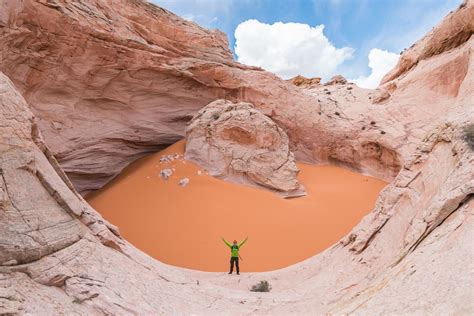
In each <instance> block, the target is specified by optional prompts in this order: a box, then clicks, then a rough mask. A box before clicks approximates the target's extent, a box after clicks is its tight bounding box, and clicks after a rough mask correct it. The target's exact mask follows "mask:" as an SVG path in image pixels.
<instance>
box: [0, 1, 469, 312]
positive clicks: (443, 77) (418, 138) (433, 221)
mask: <svg viewBox="0 0 474 316" xmlns="http://www.w3.org/2000/svg"><path fill="white" fill-rule="evenodd" d="M0 8H1V10H0V49H1V51H2V54H1V55H0V56H1V57H0V69H1V70H3V71H4V72H5V73H6V74H7V75H8V76H10V77H11V79H12V81H13V82H14V83H15V85H16V86H17V88H18V90H19V91H16V90H15V88H14V86H13V84H12V82H11V81H10V80H8V79H7V78H6V77H5V76H3V75H0V140H1V141H0V171H1V172H0V173H1V178H0V313H23V314H61V313H62V314H84V315H86V314H87V315H89V314H157V313H162V314H191V313H194V314H222V313H234V314H256V313H258V314H266V313H268V314H290V313H297V314H324V313H329V314H346V313H351V314H371V315H373V314H394V315H400V314H427V313H429V314H438V315H446V314H457V315H469V314H472V313H473V312H474V305H473V304H474V303H473V302H474V297H473V295H474V294H473V292H472V289H473V288H474V277H473V276H472V271H473V270H474V249H473V243H472V236H473V234H474V221H473V219H474V199H473V196H474V170H473V167H472V166H473V164H474V154H473V151H472V145H471V146H470V145H469V144H472V139H471V137H472V136H469V135H472V134H471V133H470V132H469V131H470V130H472V124H473V117H474V108H473V106H472V100H473V96H474V57H473V54H472V51H473V48H474V39H473V38H472V21H473V19H472V18H470V17H472V14H473V11H474V2H473V1H466V2H465V3H464V4H463V5H462V6H461V7H460V8H459V9H457V10H456V11H454V12H453V13H451V14H450V15H449V16H448V17H447V18H446V19H445V20H444V21H443V22H442V23H441V24H440V25H439V26H438V27H436V28H435V29H434V30H433V31H432V32H430V34H429V35H428V36H426V37H424V38H423V39H422V40H421V41H419V42H418V43H417V44H415V45H414V46H413V47H412V48H410V49H408V50H407V51H405V52H404V54H403V55H402V56H401V61H400V63H399V65H398V66H397V67H396V68H395V70H394V71H392V72H391V73H390V74H389V75H388V76H387V77H386V78H385V79H384V83H383V85H382V86H380V87H379V90H378V91H367V90H365V89H359V88H358V87H356V86H355V85H351V84H343V83H341V84H335V85H327V86H315V87H314V86H313V87H306V88H301V87H295V86H293V85H291V84H290V83H287V82H284V81H282V80H279V79H278V78H277V77H276V76H274V75H272V74H269V73H266V72H264V71H262V70H259V69H255V68H250V67H246V66H243V65H239V64H237V63H235V62H233V61H232V60H231V56H230V53H229V52H228V50H227V48H225V45H226V44H225V40H224V38H223V36H222V34H220V33H218V32H210V31H206V30H204V29H202V28H200V27H199V26H197V25H195V24H193V23H191V22H186V21H184V20H182V19H180V18H178V17H176V16H174V15H173V14H171V13H170V12H168V11H166V10H162V9H160V8H157V7H154V6H152V5H149V4H147V3H145V2H142V1H138V0H129V1H123V2H119V3H115V2H114V4H113V5H112V4H110V3H108V2H104V1H98V0H82V1H63V0H49V1H43V0H38V1H34V0H25V1H20V2H19V1H14V0H4V1H2V2H0ZM191 42H192V45H191V44H190V43H191ZM383 91H387V92H388V93H389V94H390V95H389V96H388V97H387V98H385V99H384V100H383V101H381V103H373V98H374V96H375V95H377V94H378V93H379V92H383ZM20 93H22V94H23V95H24V97H25V99H26V100H27V101H28V102H29V105H30V108H31V111H30V110H29V109H28V106H27V104H26V102H25V100H24V99H23V98H22V96H21V95H20ZM218 98H226V99H230V100H232V101H239V100H245V101H249V102H251V103H253V104H254V105H255V107H256V109H258V110H259V111H261V112H262V113H264V114H265V115H267V116H269V117H270V118H271V119H272V120H273V121H274V122H275V123H277V124H278V125H279V126H280V127H281V128H282V129H283V130H284V131H285V132H286V133H287V135H288V137H289V140H290V149H291V150H292V151H293V152H294V153H295V155H296V157H297V159H301V160H305V161H307V162H318V163H325V162H332V163H339V164H343V165H344V166H346V167H350V168H353V169H356V170H358V171H361V172H365V173H370V174H372V175H375V176H379V177H383V178H385V179H387V180H390V181H391V183H390V184H389V185H388V186H387V187H386V188H385V189H384V191H383V192H382V193H381V195H380V197H379V199H378V201H377V204H376V206H375V208H374V210H373V211H372V212H371V213H370V214H369V215H367V216H366V217H365V218H364V219H363V220H362V221H361V222H360V223H359V224H358V225H357V227H355V228H354V229H353V231H352V232H351V233H350V234H348V235H347V236H346V237H345V238H344V239H343V240H342V241H341V242H340V243H338V244H336V245H334V246H333V247H331V248H330V249H328V250H326V251H325V252H324V253H322V254H319V255H317V256H314V257H313V258H311V259H308V260H306V261H304V262H302V263H299V264H296V265H294V266H292V267H289V268H286V269H282V270H278V271H272V272H267V273H250V274H243V275H242V276H241V278H240V279H239V281H240V282H237V281H236V279H233V278H228V277H227V275H226V276H222V275H220V274H218V273H201V272H198V271H190V270H185V269H179V268H173V267H170V266H167V265H164V264H161V263H160V262H158V261H156V260H153V259H152V258H150V257H148V256H147V255H145V254H143V253H142V252H140V251H138V250H136V249H135V248H134V247H133V246H131V245H130V244H129V243H127V242H126V241H125V240H123V239H121V238H120V236H119V233H118V231H117V229H116V228H115V227H113V226H112V225H110V224H108V223H107V222H106V221H104V220H103V219H102V218H101V217H100V216H99V215H98V214H97V213H96V212H95V211H94V210H93V209H91V208H90V207H89V206H88V205H87V203H86V202H85V201H84V200H83V199H82V197H81V196H80V195H79V194H78V193H77V192H76V191H75V187H77V188H78V189H79V190H81V192H86V191H88V190H91V189H94V188H97V187H99V186H101V185H103V183H105V182H106V181H107V180H108V179H109V178H110V177H111V176H113V175H114V174H116V173H117V172H118V171H119V170H120V169H121V168H122V167H123V166H125V165H127V163H128V162H129V161H130V160H131V159H133V158H134V157H137V156H139V155H141V154H143V153H144V152H147V151H152V150H156V149H158V148H160V146H163V145H164V144H167V143H169V142H172V141H174V140H175V139H177V138H178V137H180V136H182V135H184V125H185V122H186V121H188V120H189V119H190V118H191V116H192V115H194V114H195V112H197V111H198V110H199V109H200V108H201V107H203V106H204V105H205V104H207V103H209V102H211V101H213V100H215V99H218ZM35 117H36V119H35ZM41 134H43V137H44V138H45V141H44V142H43V140H42V137H41ZM49 148H51V149H49ZM55 157H57V158H58V160H59V162H60V164H58V163H57V162H56V159H55ZM62 168H64V170H65V171H66V172H67V174H68V175H69V176H70V177H71V179H72V181H73V183H74V186H75V187H73V184H72V183H71V182H69V180H68V178H67V177H66V176H65V174H64V173H63V172H62ZM131 216H133V210H131ZM262 279H266V280H268V281H269V282H270V284H271V285H272V288H273V289H272V292H270V293H263V294H258V293H253V292H249V290H248V289H249V287H250V286H251V285H253V284H255V283H257V282H259V281H260V280H262Z"/></svg>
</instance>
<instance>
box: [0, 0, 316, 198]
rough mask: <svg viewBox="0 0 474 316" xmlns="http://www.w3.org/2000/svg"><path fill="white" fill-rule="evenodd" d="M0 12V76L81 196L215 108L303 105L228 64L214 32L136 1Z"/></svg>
mask: <svg viewBox="0 0 474 316" xmlns="http://www.w3.org/2000/svg"><path fill="white" fill-rule="evenodd" d="M0 5H1V10H0V11H1V13H0V71H3V72H4V73H5V74H6V75H7V76H8V77H9V78H10V79H11V80H12V81H13V82H14V83H15V85H16V86H17V88H18V89H19V91H20V92H21V93H22V94H23V96H24V97H25V99H26V100H27V101H28V103H29V104H30V106H31V109H32V111H33V113H34V114H35V115H36V117H37V122H38V123H37V124H38V126H39V127H40V129H41V130H42V132H43V134H44V136H45V139H46V142H47V143H48V146H49V147H50V148H51V151H52V152H53V154H54V155H55V157H56V158H57V159H58V161H59V163H60V165H61V167H62V168H63V170H64V171H65V172H66V174H67V175H68V177H69V178H70V179H71V181H72V182H73V183H74V186H75V187H76V189H77V190H78V191H79V192H80V193H82V194H86V193H87V192H89V191H91V190H94V189H97V188H100V187H102V186H103V185H104V184H105V183H106V182H108V181H109V180H110V179H111V178H113V177H114V176H115V175H116V174H117V173H118V172H120V171H121V170H122V169H123V168H124V167H125V166H126V165H128V164H129V163H130V162H131V161H133V160H135V159H137V158H138V157H140V156H143V155H144V154H146V153H149V152H155V151H157V150H159V149H161V148H163V147H165V146H167V145H169V144H172V143H174V142H176V141H177V140H178V139H180V138H182V137H183V136H184V127H185V124H186V122H187V121H189V120H190V119H191V118H192V116H193V115H194V114H195V113H196V112H197V111H198V110H199V109H200V108H202V107H203V106H205V105H206V104H208V103H209V102H212V101H214V100H215V99H218V98H225V99H229V100H234V101H241V100H245V101H249V102H251V103H253V104H255V105H256V106H259V107H262V106H263V104H265V106H266V107H270V106H272V105H274V104H276V103H281V102H282V103H288V104H290V103H291V104H292V103H294V102H295V101H296V102H297V103H300V104H302V103H308V104H309V103H311V102H313V101H312V100H309V99H308V98H305V97H304V96H300V95H299V94H298V92H297V91H295V90H294V89H291V88H288V86H287V85H286V84H285V83H284V82H282V81H281V80H278V79H277V77H276V76H275V75H273V74H270V73H268V72H264V71H262V70H261V69H258V68H255V67H249V66H245V65H241V64H238V63H236V62H235V61H233V57H232V53H231V51H230V50H229V48H228V43H227V39H226V37H225V35H224V34H223V33H221V32H220V31H217V30H215V31H208V30H206V29H203V28H201V27H199V26H198V25H196V24H195V23H192V22H189V21H185V20H183V19H181V18H179V17H177V16H175V15H174V14H172V13H170V12H168V11H166V10H164V9H162V8H159V7H156V6H154V5H152V4H150V3H147V2H146V1H143V0H130V1H120V4H116V3H111V2H107V1H103V0H84V1H63V0H51V1H49V0H48V1H39V0H25V1H20V2H19V1H15V0H3V1H2V2H1V3H0ZM304 99H306V100H304ZM298 100H299V101H298Z"/></svg>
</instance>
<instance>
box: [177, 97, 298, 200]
mask: <svg viewBox="0 0 474 316" xmlns="http://www.w3.org/2000/svg"><path fill="white" fill-rule="evenodd" d="M185 158H186V159H188V160H192V161H194V162H196V163H198V164H199V165H201V166H202V167H204V168H205V169H206V170H207V171H208V172H209V174H210V175H212V176H216V177H219V178H223V179H226V180H229V181H232V182H237V183H243V184H250V185H257V186H262V187H264V188H267V189H271V190H275V191H277V192H278V193H280V194H281V195H283V196H285V197H293V196H296V195H302V194H304V189H303V188H302V186H301V185H300V184H299V182H298V179H297V178H296V176H297V174H298V167H297V166H296V163H295V157H294V155H293V153H292V152H291V151H290V149H289V139H288V136H287V135H286V133H285V132H284V131H283V130H282V129H281V128H280V127H278V125H277V124H275V122H273V121H272V120H271V119H270V118H269V117H267V116H265V115H263V114H262V113H261V112H260V111H258V110H256V109H255V108H254V106H253V105H252V104H250V103H243V102H240V103H233V102H231V101H227V100H217V101H214V102H212V103H210V104H208V105H207V106H205V107H204V108H202V109H201V110H200V111H199V112H198V113H197V114H196V116H194V118H193V119H192V120H191V121H190V122H189V125H188V126H187V128H186V153H185Z"/></svg>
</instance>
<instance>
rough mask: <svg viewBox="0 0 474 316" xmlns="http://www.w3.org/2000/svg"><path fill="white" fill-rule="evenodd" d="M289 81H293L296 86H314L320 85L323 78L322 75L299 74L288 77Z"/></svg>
mask: <svg viewBox="0 0 474 316" xmlns="http://www.w3.org/2000/svg"><path fill="white" fill-rule="evenodd" d="M287 81H289V82H291V83H292V84H294V85H295V86H298V87H300V86H304V87H307V86H313V85H319V84H320V83H321V78H320V77H315V78H306V77H304V76H301V75H298V76H296V77H294V78H291V79H288V80H287Z"/></svg>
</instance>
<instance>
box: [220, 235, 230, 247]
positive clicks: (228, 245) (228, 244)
mask: <svg viewBox="0 0 474 316" xmlns="http://www.w3.org/2000/svg"><path fill="white" fill-rule="evenodd" d="M221 239H222V241H223V242H225V244H226V245H227V247H229V248H232V245H231V244H230V242H228V241H227V240H225V239H224V237H221Z"/></svg>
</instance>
